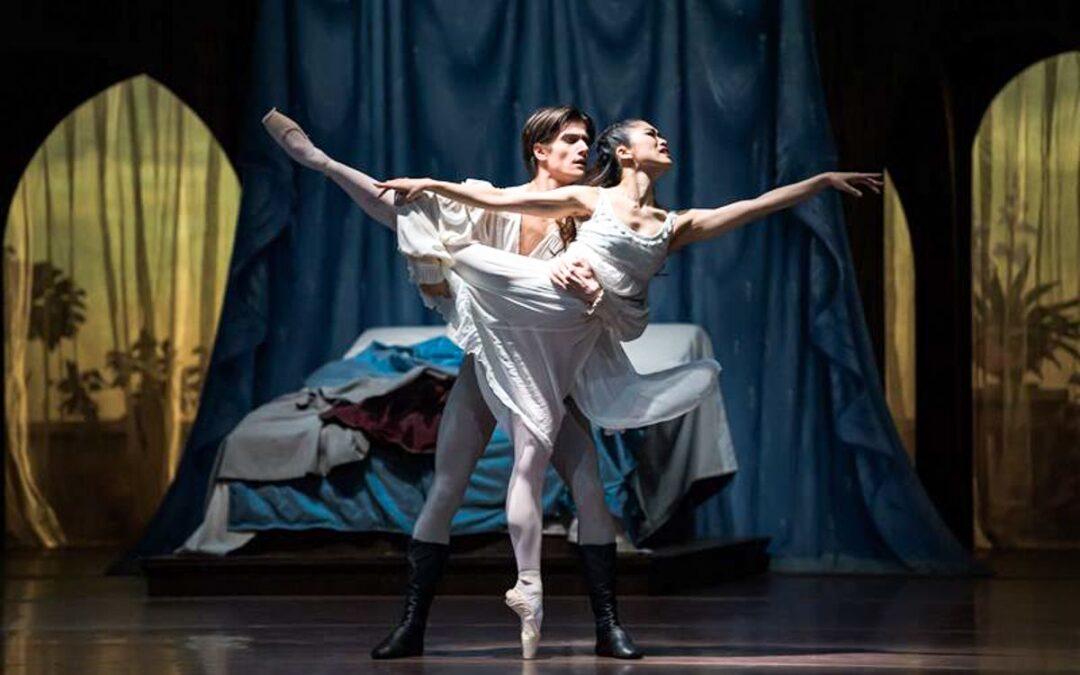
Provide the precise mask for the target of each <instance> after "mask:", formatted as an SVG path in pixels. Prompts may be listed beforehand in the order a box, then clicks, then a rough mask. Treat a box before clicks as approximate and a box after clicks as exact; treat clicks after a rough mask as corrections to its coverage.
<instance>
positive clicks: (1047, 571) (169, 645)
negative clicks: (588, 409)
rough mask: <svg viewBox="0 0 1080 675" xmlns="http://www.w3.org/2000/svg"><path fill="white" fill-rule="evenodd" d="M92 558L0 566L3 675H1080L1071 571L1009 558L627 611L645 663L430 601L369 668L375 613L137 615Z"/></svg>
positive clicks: (389, 612) (376, 602)
mask: <svg viewBox="0 0 1080 675" xmlns="http://www.w3.org/2000/svg"><path fill="white" fill-rule="evenodd" d="M109 559H110V555H109V554H108V553H105V552H80V553H66V554H47V555H41V554H29V553H19V552H8V553H7V554H6V555H5V556H4V559H3V560H4V573H3V578H4V605H3V622H4V667H3V672H5V673H12V674H13V673H87V674H89V673H110V674H112V673H153V674H155V675H156V674H159V673H160V674H169V673H213V674H215V675H216V674H218V673H302V674H303V675H316V674H321V673H334V674H335V675H338V674H340V673H421V672H423V673H516V672H521V673H555V672H575V673H592V672H597V673H654V672H656V673H681V672H684V671H687V670H697V669H700V670H711V671H717V672H719V671H722V672H727V673H734V672H756V671H768V672H821V673H824V672H829V673H841V672H842V673H850V672H875V673H880V672H903V673H910V672H945V671H985V672H1004V673H1021V672H1070V671H1071V672H1080V555H1077V554H1076V553H1069V554H1053V555H1051V554H1039V555H1019V554H1011V555H1006V556H998V557H995V558H992V559H991V560H990V565H991V567H992V568H994V569H995V570H996V571H997V572H998V575H997V576H996V577H994V578H983V579H919V578H895V577H894V578H883V577H850V576H848V577H821V576H782V575H778V574H768V575H763V576H759V577H757V578H753V579H747V580H741V581H734V582H729V583H725V584H723V585H720V586H718V587H716V588H712V589H710V590H708V591H706V592H704V593H698V594H695V595H693V596H680V597H625V598H623V599H622V604H621V608H622V615H623V619H624V622H625V623H626V624H627V625H628V626H629V627H630V628H631V630H632V633H633V635H634V636H635V638H636V639H637V640H638V642H639V644H640V645H641V646H643V648H644V649H645V650H646V652H647V654H648V656H647V657H646V658H645V659H644V660H643V661H639V662H633V663H628V662H618V661H613V660H608V659H598V658H596V657H594V656H593V655H592V653H591V649H592V627H591V623H590V615H589V611H588V607H587V604H586V600H585V599H584V598H583V597H555V598H551V599H550V600H549V601H548V602H547V603H546V604H545V623H544V629H545V632H544V640H543V643H542V645H541V649H540V658H539V659H537V660H536V661H533V662H523V661H521V660H519V659H518V646H517V627H516V625H515V621H514V617H513V615H511V613H510V612H509V610H507V609H506V608H505V607H503V606H502V604H501V603H500V596H501V592H502V590H503V589H501V588H498V589H495V588H493V589H492V593H491V596H490V597H481V598H477V597H464V596H457V597H454V596H447V597H441V598H439V599H438V600H437V601H436V603H435V607H434V609H433V611H432V617H431V625H430V628H429V631H428V654H427V655H426V656H425V657H424V658H421V659H409V660H402V661H393V662H374V661H371V660H370V659H369V658H368V650H369V649H370V647H371V646H372V645H373V644H374V643H376V642H377V641H378V640H379V639H380V638H381V637H382V635H383V634H384V632H385V631H386V629H387V627H388V626H389V625H390V623H391V622H392V621H393V620H394V619H395V618H396V617H397V614H398V611H399V603H398V600H397V599H396V598H387V597H366V596H352V597H290V596H270V597H267V596H262V597H214V598H180V599H173V598H149V597H147V595H146V593H145V587H144V582H143V580H142V579H139V578H132V577H103V576H101V574H100V572H101V570H102V569H103V568H104V566H105V564H106V563H107V562H108V560H109Z"/></svg>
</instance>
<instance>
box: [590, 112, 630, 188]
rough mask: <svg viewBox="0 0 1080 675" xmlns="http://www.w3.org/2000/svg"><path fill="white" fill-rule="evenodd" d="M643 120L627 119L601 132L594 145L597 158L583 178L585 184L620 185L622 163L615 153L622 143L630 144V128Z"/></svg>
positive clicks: (599, 185)
mask: <svg viewBox="0 0 1080 675" xmlns="http://www.w3.org/2000/svg"><path fill="white" fill-rule="evenodd" d="M639 122H641V120H638V119H627V120H621V121H619V122H616V123H615V124H612V125H611V126H609V127H608V128H607V129H604V130H603V131H601V132H600V136H599V137H598V138H597V139H596V145H594V146H593V152H595V153H596V159H595V160H594V161H593V165H592V166H591V167H589V170H588V171H586V172H585V177H584V178H582V179H581V183H582V184H583V185H595V186H597V187H611V186H613V185H618V184H619V181H620V180H622V164H620V163H619V158H618V156H616V154H615V149H616V148H618V147H619V146H620V145H624V146H628V145H630V130H631V129H632V128H633V126H634V125H635V124H638V123H639Z"/></svg>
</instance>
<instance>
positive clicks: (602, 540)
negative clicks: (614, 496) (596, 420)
mask: <svg viewBox="0 0 1080 675" xmlns="http://www.w3.org/2000/svg"><path fill="white" fill-rule="evenodd" d="M551 464H552V465H553V466H554V467H555V470H556V471H557V472H558V473H559V476H561V477H562V479H563V481H564V482H565V483H566V485H567V486H568V487H569V488H570V494H571V495H572V496H573V498H574V504H575V505H576V506H577V512H578V543H580V544H611V543H614V542H615V523H614V521H613V519H612V517H611V512H610V511H608V508H607V504H606V503H605V502H604V487H603V485H602V484H601V483H600V465H599V461H598V460H597V456H596V445H595V444H594V443H593V439H592V433H591V432H590V431H589V423H588V421H587V420H586V419H585V416H584V415H583V414H582V413H581V411H580V410H579V409H578V407H577V406H576V405H574V404H573V402H570V405H568V406H567V414H566V416H565V417H564V418H563V423H562V428H560V429H559V435H558V437H557V438H556V439H555V449H554V451H553V452H552V453H551Z"/></svg>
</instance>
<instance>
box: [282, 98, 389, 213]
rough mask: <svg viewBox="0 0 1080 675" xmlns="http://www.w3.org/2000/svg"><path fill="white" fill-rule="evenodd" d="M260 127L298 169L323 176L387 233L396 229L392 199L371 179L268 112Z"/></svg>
mask: <svg viewBox="0 0 1080 675" xmlns="http://www.w3.org/2000/svg"><path fill="white" fill-rule="evenodd" d="M262 122H263V126H264V127H265V128H266V131H267V133H269V134H270V136H272V137H273V139H274V140H275V141H276V142H277V144H278V145H280V146H281V148H282V149H283V150H284V151H285V153H286V154H288V155H289V157H292V158H293V159H294V160H296V162H297V163H299V164H300V165H302V166H306V167H307V168H309V169H313V170H315V171H320V172H322V173H324V174H326V175H327V176H328V177H329V178H330V180H332V181H334V182H335V183H337V184H338V186H339V187H340V188H341V189H342V190H344V191H345V194H347V195H349V197H350V198H352V200H353V201H354V202H356V203H357V204H358V205H359V206H360V208H361V209H363V210H364V213H366V214H368V216H370V217H371V218H373V219H375V220H377V221H378V222H380V223H382V224H383V225H385V226H387V227H389V228H390V229H391V230H393V229H396V227H397V210H396V209H395V208H394V201H393V199H392V198H391V197H390V196H388V195H385V194H383V192H384V191H382V190H379V189H378V188H376V187H375V179H373V178H372V177H371V176H369V175H367V174H366V173H364V172H362V171H358V170H356V169H354V168H352V167H351V166H348V165H346V164H342V163H341V162H338V161H337V160H335V159H333V158H332V157H330V156H329V155H327V154H326V153H325V152H323V151H322V150H320V149H319V148H317V147H315V144H314V143H312V142H311V139H310V138H308V136H307V134H305V133H304V130H303V129H301V128H300V125H299V124H297V123H296V122H294V121H293V120H291V119H289V118H288V117H286V116H285V115H283V114H281V113H280V112H278V111H277V110H275V109H271V110H270V112H268V113H266V115H265V116H264V117H263V120H262Z"/></svg>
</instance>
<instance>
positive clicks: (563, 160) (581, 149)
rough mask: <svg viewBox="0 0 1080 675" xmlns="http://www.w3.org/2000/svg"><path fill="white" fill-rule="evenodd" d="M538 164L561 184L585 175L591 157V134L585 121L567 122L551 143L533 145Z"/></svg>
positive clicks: (567, 183)
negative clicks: (586, 127) (587, 130)
mask: <svg viewBox="0 0 1080 675" xmlns="http://www.w3.org/2000/svg"><path fill="white" fill-rule="evenodd" d="M533 153H535V155H536V163H537V166H540V167H543V168H544V169H546V170H547V172H548V174H549V175H550V176H551V177H552V178H553V179H554V180H555V181H556V182H558V183H559V184H560V185H571V184H573V183H576V182H578V181H579V180H581V177H582V176H584V175H585V167H586V164H587V162H588V159H589V135H588V133H587V132H586V130H585V124H584V123H583V122H577V121H571V122H568V123H567V124H566V126H564V127H563V128H562V129H561V130H560V131H559V134H558V135H557V136H556V137H555V139H554V140H553V141H551V142H550V143H537V144H536V145H535V146H534V147H533Z"/></svg>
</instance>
